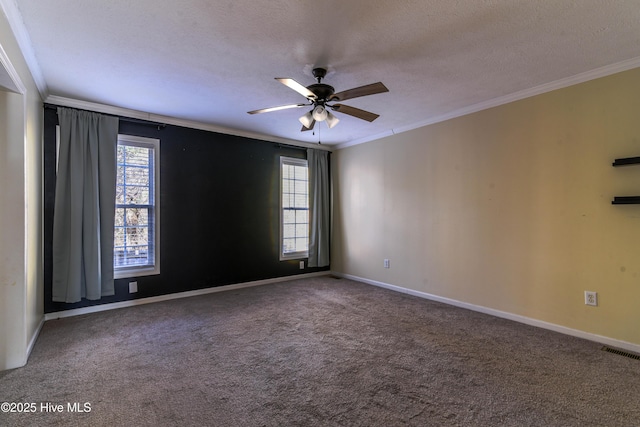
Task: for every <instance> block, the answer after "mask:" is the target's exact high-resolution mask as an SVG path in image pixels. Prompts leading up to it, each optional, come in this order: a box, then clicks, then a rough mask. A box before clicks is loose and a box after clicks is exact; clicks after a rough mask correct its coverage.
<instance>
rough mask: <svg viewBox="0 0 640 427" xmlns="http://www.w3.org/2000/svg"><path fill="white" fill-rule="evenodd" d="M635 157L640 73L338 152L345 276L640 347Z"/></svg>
mask: <svg viewBox="0 0 640 427" xmlns="http://www.w3.org/2000/svg"><path fill="white" fill-rule="evenodd" d="M631 156H640V70H638V69H636V70H631V71H627V72H623V73H620V74H616V75H613V76H609V77H606V78H601V79H597V80H593V81H590V82H587V83H582V84H579V85H576V86H572V87H569V88H565V89H561V90H557V91H554V92H550V93H547V94H543V95H539V96H536V97H532V98H528V99H525V100H522V101H518V102H514V103H511V104H507V105H503V106H500V107H496V108H492V109H489V110H485V111H482V112H479V113H475V114H471V115H468V116H464V117H460V118H456V119H453V120H449V121H446V122H442V123H438V124H434V125H431V126H426V127H423V128H420V129H416V130H413V131H409V132H405V133H402V134H398V135H394V136H391V137H387V138H384V139H381V140H378V141H373V142H369V143H366V144H361V145H357V146H353V147H348V148H344V149H341V150H338V151H337V153H335V155H334V157H333V159H334V163H333V170H334V173H335V176H334V180H335V181H334V182H335V184H334V185H335V216H334V236H333V253H332V268H333V270H334V271H336V272H340V273H344V274H348V275H353V276H357V277H360V278H364V279H369V280H373V281H378V282H382V283H386V284H391V285H396V286H400V287H404V288H408V289H411V290H415V291H419V292H424V293H428V294H432V295H436V296H439V297H443V298H450V299H453V300H457V301H461V302H464V303H468V304H473V305H476V306H481V307H487V308H490V309H492V310H499V311H504V312H507V313H512V314H515V315H517V316H524V317H527V318H531V319H536V320H539V321H542V322H549V323H551V324H554V325H560V326H562V327H565V328H571V329H575V330H578V331H584V332H586V333H588V334H595V335H601V336H605V337H609V338H612V339H615V340H621V341H624V342H628V343H633V344H640V327H638V325H640V205H638V206H613V205H611V199H612V198H613V196H614V195H640V165H638V166H628V167H623V168H613V167H612V166H611V162H612V161H613V159H615V158H617V157H631ZM384 258H388V259H390V260H391V268H389V269H385V268H383V259H384ZM585 290H590V291H596V292H598V298H599V306H598V307H589V306H585V304H584V291H585Z"/></svg>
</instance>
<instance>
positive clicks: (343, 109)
mask: <svg viewBox="0 0 640 427" xmlns="http://www.w3.org/2000/svg"><path fill="white" fill-rule="evenodd" d="M331 109H332V110H333V111H337V112H339V113H344V114H348V115H350V116H353V117H357V118H359V119H362V120H366V121H368V122H372V121H374V120H375V119H377V118H378V117H380V114H376V113H372V112H370V111H365V110H361V109H359V108H355V107H349V106H348V105H343V104H334V105H332V106H331Z"/></svg>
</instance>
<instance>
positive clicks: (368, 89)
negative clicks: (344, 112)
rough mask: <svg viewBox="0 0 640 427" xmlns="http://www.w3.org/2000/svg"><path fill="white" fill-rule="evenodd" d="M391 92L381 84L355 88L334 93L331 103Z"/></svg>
mask: <svg viewBox="0 0 640 427" xmlns="http://www.w3.org/2000/svg"><path fill="white" fill-rule="evenodd" d="M383 92H389V89H387V87H386V86H385V85H383V84H382V83H381V82H378V83H371V84H370V85H366V86H360V87H355V88H353V89H347V90H343V91H342V92H338V93H334V94H333V95H332V96H331V98H330V99H329V100H330V101H346V100H347V99H353V98H358V97H360V96H367V95H375V94H376V93H383Z"/></svg>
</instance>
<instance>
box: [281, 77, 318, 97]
mask: <svg viewBox="0 0 640 427" xmlns="http://www.w3.org/2000/svg"><path fill="white" fill-rule="evenodd" d="M276 80H277V81H279V82H280V83H282V84H283V85H285V86H287V87H290V88H291V89H293V90H295V91H296V92H298V93H299V94H300V95H302V96H304V97H305V98H309V99H316V98H317V96H316V94H315V93H313V92H311V91H310V90H309V89H307V88H306V87H304V86H302V85H301V84H300V83H298V82H297V81H295V80H293V79H288V78H284V77H276Z"/></svg>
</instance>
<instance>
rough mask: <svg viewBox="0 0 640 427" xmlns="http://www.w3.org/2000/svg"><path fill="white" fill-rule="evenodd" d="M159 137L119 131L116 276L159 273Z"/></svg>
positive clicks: (114, 256)
mask: <svg viewBox="0 0 640 427" xmlns="http://www.w3.org/2000/svg"><path fill="white" fill-rule="evenodd" d="M159 154H160V141H159V140H158V139H152V138H141V137H136V136H129V135H118V154H117V168H118V171H117V180H116V217H115V230H114V244H113V266H114V270H115V277H116V278H122V277H132V276H145V275H150V274H159V273H160V256H159V254H160V239H159V236H160V233H159V228H160V222H159V209H157V207H158V206H159V198H158V196H159V194H160V191H159V190H160V189H159V182H160V180H159V176H160V175H159V164H160V160H159Z"/></svg>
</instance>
